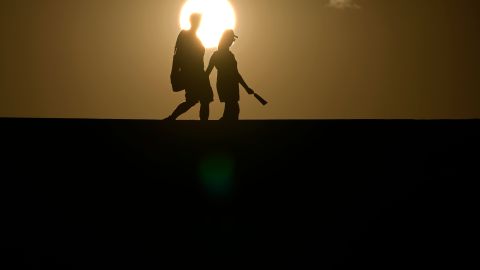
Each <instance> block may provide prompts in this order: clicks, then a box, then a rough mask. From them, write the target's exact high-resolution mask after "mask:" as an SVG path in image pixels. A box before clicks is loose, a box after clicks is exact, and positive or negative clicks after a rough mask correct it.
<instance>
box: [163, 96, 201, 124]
mask: <svg viewBox="0 0 480 270" xmlns="http://www.w3.org/2000/svg"><path fill="white" fill-rule="evenodd" d="M196 104H197V102H192V101H186V102H184V103H182V104H180V105H178V107H177V108H176V109H175V111H174V112H173V113H172V115H170V116H169V117H168V118H167V119H165V120H176V119H177V118H178V117H179V116H180V115H182V114H184V113H186V112H187V111H188V110H190V109H191V108H192V107H193V106H195V105H196Z"/></svg>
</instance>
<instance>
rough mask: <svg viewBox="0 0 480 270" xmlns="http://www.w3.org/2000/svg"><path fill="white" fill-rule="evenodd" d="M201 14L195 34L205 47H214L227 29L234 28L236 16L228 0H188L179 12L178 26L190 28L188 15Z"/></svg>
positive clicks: (185, 28)
mask: <svg viewBox="0 0 480 270" xmlns="http://www.w3.org/2000/svg"><path fill="white" fill-rule="evenodd" d="M192 13H200V14H202V15H203V16H202V23H201V25H200V28H199V29H198V32H197V36H198V38H200V40H201V41H202V43H203V45H204V46H205V48H215V47H217V46H218V42H219V41H220V38H221V36H222V34H223V32H224V31H225V30H227V29H235V24H236V18H235V11H234V10H233V6H232V5H231V4H230V2H229V1H228V0H188V1H187V2H185V4H184V5H183V8H182V11H181V13H180V28H181V29H184V30H188V29H190V15H191V14H192Z"/></svg>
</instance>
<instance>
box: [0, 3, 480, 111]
mask: <svg viewBox="0 0 480 270" xmlns="http://www.w3.org/2000/svg"><path fill="white" fill-rule="evenodd" d="M183 2H184V1H181V0H102V1H98V0H82V1H80V0H4V1H1V3H0V31H1V35H2V43H1V45H0V56H1V59H2V61H1V63H0V71H1V73H0V116H1V117H61V118H69V117H73V118H128V119H162V118H165V117H167V116H168V115H169V114H170V113H171V112H172V111H173V109H174V108H175V107H176V105H178V104H179V103H181V102H182V101H183V100H184V95H183V93H173V92H172V91H171V86H170V82H169V75H170V67H171V58H172V53H173V47H174V43H175V39H176V36H177V34H178V32H179V18H178V17H179V13H180V9H181V6H182V4H183ZM231 2H232V4H233V5H234V7H235V10H236V14H237V29H236V32H237V34H238V35H239V36H240V39H239V40H238V41H237V42H236V44H235V45H234V47H233V48H232V51H233V52H234V53H235V54H236V57H237V60H238V62H239V69H240V71H241V73H242V74H243V76H244V78H245V80H246V81H247V82H248V83H249V84H250V85H251V87H252V88H253V89H255V90H256V91H257V92H258V93H259V94H261V95H262V96H263V97H264V98H266V99H267V100H269V101H270V104H269V105H268V106H267V107H262V106H261V105H260V104H259V103H258V102H257V101H256V100H255V99H253V98H252V97H250V96H248V95H246V94H245V93H244V92H242V95H241V102H240V106H241V110H242V112H241V115H240V117H241V119H338V118H348V119H351V118H356V119H358V118H389V119H395V118H415V119H432V118H480V76H479V74H480V67H479V63H480V52H479V50H478V48H480V39H479V35H478V25H479V23H480V17H479V16H478V14H480V3H478V1H474V0H435V1H430V0H424V1H419V0H388V1H386V0H363V1H361V0H358V1H346V2H345V5H341V4H338V1H329V0H325V1H322V0H295V1H294V0H232V1H231ZM212 52H213V51H211V50H208V51H207V53H206V56H205V64H208V59H209V57H210V55H211V54H212ZM211 82H212V86H214V85H215V76H212V77H211ZM241 91H243V90H241ZM214 92H215V89H214ZM211 107H212V113H211V118H212V119H218V118H219V117H220V116H221V114H222V111H223V105H222V104H221V103H219V102H218V98H217V97H216V100H215V102H214V103H212V106H211ZM197 115H198V107H195V108H194V109H192V110H191V111H190V112H189V113H187V114H186V115H184V116H183V117H182V118H181V119H196V118H198V117H197Z"/></svg>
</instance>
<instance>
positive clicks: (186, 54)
mask: <svg viewBox="0 0 480 270" xmlns="http://www.w3.org/2000/svg"><path fill="white" fill-rule="evenodd" d="M178 50H179V53H180V55H181V68H182V69H184V70H185V71H200V70H201V71H204V68H205V66H204V62H203V58H204V56H205V47H204V46H203V44H202V42H201V41H200V39H199V38H198V37H197V36H196V35H195V34H194V33H191V32H189V31H184V32H183V34H182V37H181V41H180V44H179V48H178Z"/></svg>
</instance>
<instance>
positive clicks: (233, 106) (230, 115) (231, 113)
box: [222, 102, 240, 121]
mask: <svg viewBox="0 0 480 270" xmlns="http://www.w3.org/2000/svg"><path fill="white" fill-rule="evenodd" d="M239 114H240V106H239V104H238V102H226V103H225V111H224V112H223V118H222V120H227V121H235V120H238V116H239Z"/></svg>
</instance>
